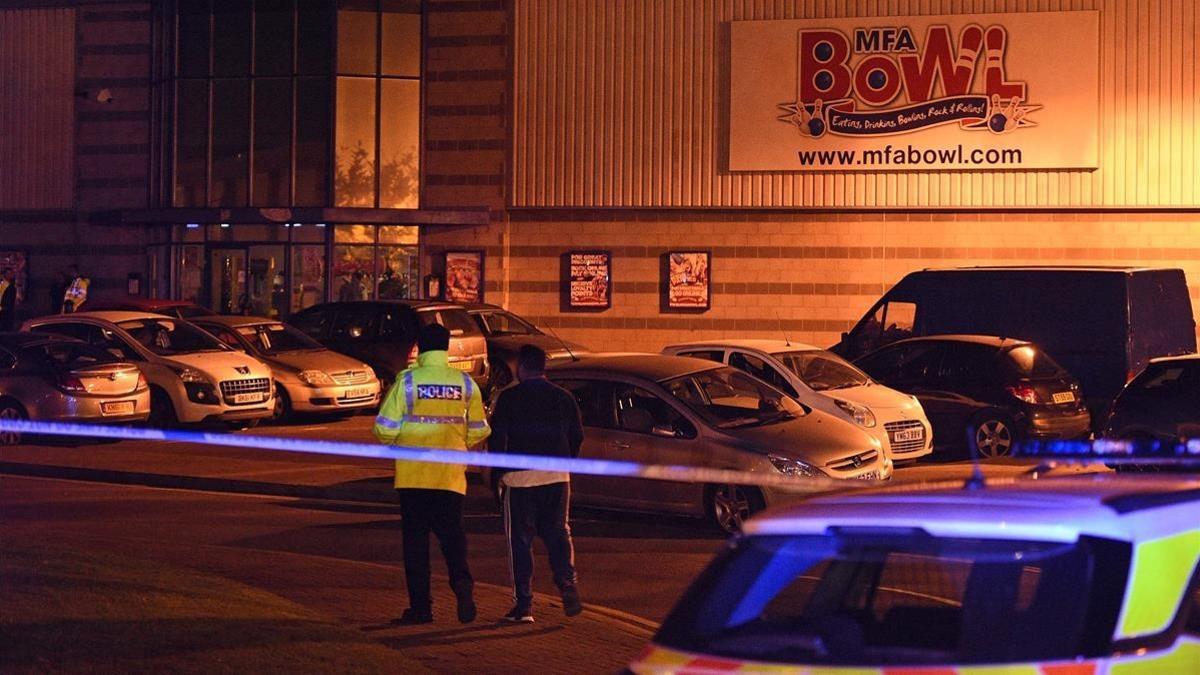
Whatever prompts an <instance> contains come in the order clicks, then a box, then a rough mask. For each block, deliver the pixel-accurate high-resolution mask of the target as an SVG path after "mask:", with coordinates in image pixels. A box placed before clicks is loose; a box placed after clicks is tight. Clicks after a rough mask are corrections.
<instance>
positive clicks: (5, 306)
mask: <svg viewBox="0 0 1200 675" xmlns="http://www.w3.org/2000/svg"><path fill="white" fill-rule="evenodd" d="M16 315H17V281H16V275H15V274H13V271H12V269H6V270H4V272H3V273H2V274H0V331H10V330H13V326H15V325H16Z"/></svg>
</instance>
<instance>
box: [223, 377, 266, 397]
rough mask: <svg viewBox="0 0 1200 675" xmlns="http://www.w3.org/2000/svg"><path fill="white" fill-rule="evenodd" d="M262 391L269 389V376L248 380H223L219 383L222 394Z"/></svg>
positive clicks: (230, 394)
mask: <svg viewBox="0 0 1200 675" xmlns="http://www.w3.org/2000/svg"><path fill="white" fill-rule="evenodd" d="M263 391H271V378H269V377H255V378H252V379H249V380H225V381H224V382H222V383H221V395H222V396H233V395H234V394H253V393H255V392H263Z"/></svg>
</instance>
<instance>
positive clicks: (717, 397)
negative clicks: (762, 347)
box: [661, 366, 804, 429]
mask: <svg viewBox="0 0 1200 675" xmlns="http://www.w3.org/2000/svg"><path fill="white" fill-rule="evenodd" d="M661 384H662V386H663V388H665V389H666V390H667V391H669V392H670V393H671V395H672V396H674V397H675V398H677V399H679V400H680V401H682V402H683V403H684V405H686V406H687V407H688V408H691V409H692V411H694V412H695V413H696V414H697V415H699V416H700V417H701V418H703V419H704V421H706V422H708V423H709V424H711V425H712V426H714V427H717V428H718V429H733V428H737V427H746V426H757V425H762V424H770V423H773V422H780V421H783V420H786V419H791V418H793V417H799V416H800V415H803V414H804V409H803V408H801V407H800V405H799V404H798V403H796V402H795V401H793V400H792V399H790V398H788V397H787V396H786V395H784V394H783V392H781V391H779V390H777V389H774V388H773V387H771V386H770V385H767V384H765V383H763V382H761V381H759V380H756V379H754V378H753V377H750V376H749V375H747V374H745V373H743V372H742V371H740V370H737V369H735V368H730V367H729V366H724V367H721V368H714V369H712V370H703V371H700V372H698V373H692V374H690V375H684V376H683V377H676V378H674V379H670V380H665V381H663V382H662V383H661Z"/></svg>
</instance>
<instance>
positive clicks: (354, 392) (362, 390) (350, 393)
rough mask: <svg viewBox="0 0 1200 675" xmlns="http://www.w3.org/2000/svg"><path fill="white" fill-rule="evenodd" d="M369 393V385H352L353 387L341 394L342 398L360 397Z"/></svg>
mask: <svg viewBox="0 0 1200 675" xmlns="http://www.w3.org/2000/svg"><path fill="white" fill-rule="evenodd" d="M370 395H371V388H370V387H354V388H353V389H347V390H346V392H345V393H344V394H342V398H362V397H364V396H370Z"/></svg>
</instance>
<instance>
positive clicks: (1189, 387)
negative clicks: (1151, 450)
mask: <svg viewBox="0 0 1200 675" xmlns="http://www.w3.org/2000/svg"><path fill="white" fill-rule="evenodd" d="M1104 435H1105V436H1106V437H1108V438H1116V439H1122V440H1134V441H1160V442H1163V443H1170V444H1175V443H1177V442H1179V441H1180V440H1184V439H1194V438H1200V355H1197V354H1192V355H1189V356H1175V357H1168V358H1162V359H1154V360H1152V361H1151V362H1150V365H1148V366H1146V369H1145V370H1143V371H1142V372H1141V373H1139V374H1138V376H1137V377H1135V378H1133V381H1132V382H1130V383H1129V384H1127V385H1126V386H1125V389H1124V391H1122V392H1121V395H1120V396H1118V397H1117V400H1116V402H1115V403H1114V404H1113V411H1112V415H1111V416H1110V417H1109V418H1108V423H1107V424H1106V425H1105V430H1104Z"/></svg>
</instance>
